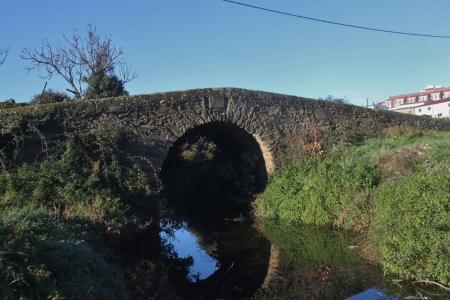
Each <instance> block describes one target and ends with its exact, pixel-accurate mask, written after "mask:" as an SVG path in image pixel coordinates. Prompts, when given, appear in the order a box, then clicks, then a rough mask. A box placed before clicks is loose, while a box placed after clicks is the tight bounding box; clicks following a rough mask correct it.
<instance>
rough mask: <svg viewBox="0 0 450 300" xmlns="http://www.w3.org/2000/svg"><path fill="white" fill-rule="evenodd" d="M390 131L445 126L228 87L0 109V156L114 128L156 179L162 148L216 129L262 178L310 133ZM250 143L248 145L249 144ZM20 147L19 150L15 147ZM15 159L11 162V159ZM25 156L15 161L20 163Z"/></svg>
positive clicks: (164, 153)
mask: <svg viewBox="0 0 450 300" xmlns="http://www.w3.org/2000/svg"><path fill="white" fill-rule="evenodd" d="M395 125H408V126H417V127H420V128H436V129H448V128H450V125H449V122H443V121H440V120H435V119H430V118H426V117H416V116H411V115H405V114H399V113H393V112H386V111H373V110H370V109H365V108H362V107H357V106H353V105H346V104H341V103H335V102H329V101H319V100H314V99H307V98H300V97H294V96H288V95H281V94H274V93H268V92H260V91H250V90H244V89H236V88H217V89H197V90H188V91H178V92H168V93H157V94H151V95H139V96H125V97H118V98H107V99H99V100H92V101H69V102H63V103H56V104H47V105H28V106H25V107H19V108H12V109H3V110H1V109H0V149H1V148H2V145H3V147H4V145H5V144H6V141H7V140H8V141H11V140H12V139H13V137H12V132H13V131H15V132H16V133H17V132H20V133H21V134H22V135H24V137H23V139H21V142H20V143H17V146H18V147H19V146H20V147H19V148H20V149H18V151H19V152H23V153H27V155H26V156H28V157H29V156H30V152H33V151H34V152H36V153H35V155H39V152H41V150H42V151H43V149H44V148H45V147H47V141H48V140H52V139H58V138H61V137H62V136H63V135H64V134H65V133H67V132H94V131H99V130H100V131H102V130H107V129H120V130H124V131H126V132H128V134H129V136H130V137H131V142H130V143H129V145H128V150H129V151H130V153H134V154H136V155H139V156H142V157H145V159H146V160H147V161H148V162H149V164H151V166H152V168H153V169H154V170H155V173H156V174H159V172H160V170H161V167H162V165H163V162H164V160H165V158H166V156H167V154H168V152H169V149H170V147H171V146H172V145H173V143H174V142H175V141H177V139H179V138H180V137H182V136H183V135H184V134H186V132H188V131H189V130H193V129H194V130H195V128H199V127H201V126H212V127H211V129H212V130H213V129H214V126H216V127H217V128H218V129H220V130H221V132H220V133H221V134H223V135H229V137H230V142H236V143H240V141H239V139H240V138H241V137H243V136H248V137H251V139H253V141H254V142H256V143H257V145H259V149H260V151H261V153H262V155H263V158H264V163H265V168H266V172H267V174H270V173H271V172H273V170H274V168H275V167H276V163H277V161H278V158H279V157H281V155H283V153H284V151H285V150H286V148H287V147H288V145H290V144H291V143H292V142H293V141H298V138H299V136H300V135H301V134H302V133H304V132H305V131H308V130H310V129H311V128H314V127H316V126H320V127H322V128H327V129H332V130H333V132H346V131H355V130H357V131H358V132H363V133H368V134H370V133H376V132H380V131H382V130H383V129H384V128H386V127H389V126H395ZM256 143H255V145H256ZM19 144H20V145H19ZM20 157H21V155H19V158H20ZM24 157H25V154H24V155H22V158H24Z"/></svg>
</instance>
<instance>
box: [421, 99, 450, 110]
mask: <svg viewBox="0 0 450 300" xmlns="http://www.w3.org/2000/svg"><path fill="white" fill-rule="evenodd" d="M445 102H450V98H445V99H442V100H437V101H428V102H424V103H423V104H422V105H419V106H416V107H414V108H417V107H422V106H429V105H435V104H439V103H445Z"/></svg>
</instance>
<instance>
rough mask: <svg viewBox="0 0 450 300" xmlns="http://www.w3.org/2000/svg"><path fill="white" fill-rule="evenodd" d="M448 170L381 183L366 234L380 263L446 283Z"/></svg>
mask: <svg viewBox="0 0 450 300" xmlns="http://www.w3.org/2000/svg"><path fill="white" fill-rule="evenodd" d="M449 191H450V175H449V173H448V172H440V173H439V174H433V175H425V174H418V175H413V176H409V177H405V178H402V179H399V180H394V181H390V182H387V183H385V184H383V185H381V186H380V187H379V188H378V190H377V192H376V194H375V196H374V199H373V201H374V212H373V217H372V219H373V221H372V223H373V224H372V226H371V228H370V236H372V237H375V238H376V239H377V241H376V242H377V244H378V245H379V248H380V250H381V264H382V266H383V268H384V269H385V270H386V271H387V272H388V273H392V274H396V275H398V276H400V277H402V278H416V279H421V280H435V281H439V282H441V283H442V284H445V285H449V284H450V273H449V270H450V260H449V255H450V244H449V241H450V228H449V220H450V194H449Z"/></svg>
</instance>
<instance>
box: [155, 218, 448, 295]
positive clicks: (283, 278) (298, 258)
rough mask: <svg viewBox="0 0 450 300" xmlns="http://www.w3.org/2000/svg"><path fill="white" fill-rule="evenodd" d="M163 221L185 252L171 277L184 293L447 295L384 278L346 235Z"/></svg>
mask: <svg viewBox="0 0 450 300" xmlns="http://www.w3.org/2000/svg"><path fill="white" fill-rule="evenodd" d="M164 228H165V229H166V231H164V232H163V233H161V237H162V238H163V239H164V240H165V241H166V243H168V244H169V245H171V247H172V249H173V251H174V252H175V253H176V254H177V255H178V257H179V258H186V259H189V267H188V271H187V273H188V274H187V276H186V278H182V279H181V278H177V280H175V281H176V282H175V286H176V289H177V293H178V294H180V295H182V296H183V297H184V298H185V299H352V300H361V299H445V295H442V296H439V295H438V294H436V295H435V294H433V293H432V292H430V291H426V290H422V289H420V290H419V289H417V288H415V289H411V288H410V287H407V286H401V285H399V284H395V285H394V284H387V282H389V281H388V280H387V279H386V278H384V277H383V274H382V271H381V270H380V269H379V267H377V266H374V265H371V264H369V263H367V262H365V261H363V260H362V259H360V257H359V256H358V253H357V247H355V245H354V244H355V237H354V236H352V235H351V234H346V233H343V232H336V231H333V230H329V229H324V228H317V227H306V226H286V225H283V224H279V223H261V224H255V222H252V221H249V220H243V219H239V218H238V219H227V220H215V221H212V220H189V221H183V222H177V223H172V222H170V221H166V222H164ZM391 282H392V281H391ZM420 295H422V296H423V298H420ZM414 297H415V298H414ZM426 297H428V298H426Z"/></svg>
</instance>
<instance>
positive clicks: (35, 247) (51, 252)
mask: <svg viewBox="0 0 450 300" xmlns="http://www.w3.org/2000/svg"><path fill="white" fill-rule="evenodd" d="M0 298H1V299H17V298H20V299H65V298H68V299H112V298H114V299H125V298H126V294H125V287H124V283H123V279H122V277H121V274H120V273H119V271H118V269H117V268H116V267H114V266H113V265H111V264H109V263H107V262H106V261H105V260H104V258H103V257H102V256H101V255H100V254H98V253H96V252H95V250H94V249H92V247H90V246H89V245H87V244H86V243H85V242H84V241H83V240H82V239H80V238H79V237H77V236H76V234H75V233H74V232H72V231H71V230H70V229H69V228H67V226H65V225H63V224H62V223H60V222H58V220H57V219H56V218H55V217H54V216H51V215H49V214H48V212H47V211H46V210H45V209H43V208H36V207H32V206H27V207H24V208H21V209H9V210H8V211H4V212H2V213H0Z"/></svg>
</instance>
